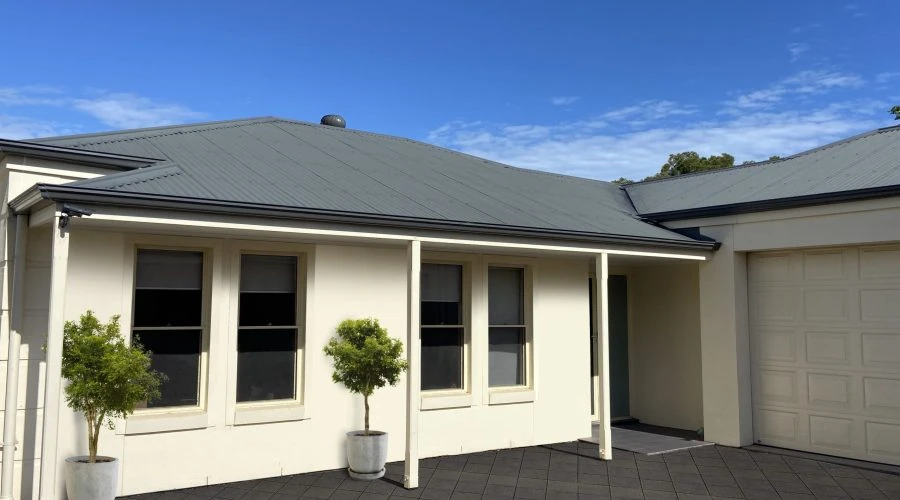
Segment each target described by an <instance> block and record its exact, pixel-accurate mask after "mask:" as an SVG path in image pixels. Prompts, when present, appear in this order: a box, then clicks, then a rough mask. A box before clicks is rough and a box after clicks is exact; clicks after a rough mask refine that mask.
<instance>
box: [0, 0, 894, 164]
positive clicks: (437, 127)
mask: <svg viewBox="0 0 900 500" xmlns="http://www.w3.org/2000/svg"><path fill="white" fill-rule="evenodd" d="M4 18H5V19H6V20H7V21H8V22H5V23H4V27H3V33H4V39H5V42H4V46H5V48H6V49H7V50H5V51H4V52H5V54H4V58H5V68H4V70H3V71H2V73H0V137H4V138H30V137H40V136H47V135H58V134H69V133H84V132H94V131H102V130H114V129H121V128H134V127H147V126H156V125H168V124H175V123H186V122H196V121H205V120H225V119H232V118H245V117H253V116H263V115H275V116H280V117H285V118H292V119H298V120H308V121H317V120H318V118H319V117H320V116H321V115H323V114H326V113H340V114H342V115H344V116H345V118H346V119H347V122H348V125H349V126H350V127H351V128H358V129H363V130H369V131H373V132H382V133H387V134H392V135H400V136H405V137H410V138H414V139H420V140H425V141H428V142H432V143H436V144H439V145H443V146H447V147H450V148H454V149H458V150H462V151H466V152H469V153H473V154H476V155H480V156H485V157H488V158H492V159H496V160H500V161H503V162H507V163H511V164H514V165H517V166H522V167H530V168H539V169H543V170H550V171H556V172H562V173H567V174H574V175H581V176H586V177H593V178H599V179H613V178H616V177H619V176H620V175H621V176H626V177H632V178H637V177H642V176H644V175H648V174H651V173H654V172H656V171H658V169H659V166H660V164H661V163H663V162H664V161H665V158H666V156H667V155H668V153H673V152H677V151H683V150H688V149H692V150H696V151H698V152H700V153H701V154H713V153H720V152H728V153H731V154H734V155H735V156H736V157H737V159H738V161H739V162H740V161H744V160H758V159H765V158H767V157H768V156H769V155H772V154H778V155H787V154H791V153H795V152H799V151H801V150H804V149H808V148H810V147H813V146H816V145H819V144H822V143H825V142H829V141H832V140H835V139H839V138H842V137H846V136H849V135H852V134H854V133H857V132H861V131H864V130H868V129H872V128H876V127H881V126H887V125H891V124H893V122H892V120H891V116H890V115H889V114H888V113H887V109H888V108H889V107H890V105H892V104H898V103H900V58H897V57H895V54H894V52H895V50H894V49H892V48H891V47H894V46H897V45H898V44H900V42H898V41H897V33H896V19H898V18H900V2H897V1H894V0H867V1H863V0H860V1H854V2H852V3H851V2H847V1H829V0H817V1H806V0H792V1H789V2H788V1H774V0H754V1H742V2H736V1H713V0H706V1H699V0H680V1H677V2H673V1H670V0H665V1H656V0H654V1H650V0H647V1H640V0H636V1H629V2H597V1H582V2H567V1H554V2H549V1H548V2H537V1H523V2H510V1H489V0H481V1H454V2H421V1H386V2H371V1H368V2H352V1H345V2H287V1H285V2H274V1H273V2H265V1H257V2H246V1H242V2H231V1H217V2H201V1H193V0H191V1H184V0H182V1H180V2H169V1H162V0H161V1H156V2H122V1H106V2H104V1H95V2H87V3H82V2H58V3H56V2H43V1H38V0H32V1H29V2H13V3H11V4H9V5H7V6H6V7H5V9H4Z"/></svg>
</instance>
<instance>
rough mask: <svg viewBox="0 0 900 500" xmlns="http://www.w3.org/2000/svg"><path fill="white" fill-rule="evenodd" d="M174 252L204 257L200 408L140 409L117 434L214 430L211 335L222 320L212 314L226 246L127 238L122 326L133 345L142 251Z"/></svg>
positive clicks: (206, 241)
mask: <svg viewBox="0 0 900 500" xmlns="http://www.w3.org/2000/svg"><path fill="white" fill-rule="evenodd" d="M145 249H146V250H170V251H176V252H177V251H183V252H199V253H202V254H203V285H202V286H203V302H202V304H203V305H202V308H203V310H202V313H201V314H202V316H201V325H200V326H201V331H202V333H201V344H200V368H199V369H200V374H199V388H198V404H197V406H188V407H179V406H172V407H163V408H139V409H137V410H135V412H134V414H132V415H131V416H130V417H129V418H127V419H119V420H117V421H116V430H115V433H116V434H120V435H121V434H125V435H132V434H146V433H154V432H169V431H182V430H190V429H204V428H207V427H209V426H210V419H209V408H210V407H215V406H216V403H217V402H218V401H216V400H215V399H217V398H216V397H215V394H213V395H212V396H211V394H210V391H209V373H210V371H211V370H214V369H215V368H216V366H215V365H216V364H217V363H215V359H214V357H212V356H211V355H210V351H211V342H210V332H211V331H212V330H215V329H217V326H218V325H217V324H218V318H217V317H216V315H214V314H212V311H213V310H214V309H215V302H216V293H215V288H216V286H217V285H218V280H217V279H216V276H217V275H218V274H219V273H220V272H221V269H220V268H221V255H222V245H221V243H220V242H218V241H216V240H212V239H207V238H193V237H179V236H160V235H126V236H125V238H124V250H125V256H124V263H125V265H124V269H123V279H122V291H123V293H122V308H121V311H122V314H121V318H120V324H121V325H123V329H127V330H126V331H127V335H123V336H124V337H125V342H126V344H128V345H131V339H132V324H133V318H134V296H135V278H136V274H137V253H138V250H145Z"/></svg>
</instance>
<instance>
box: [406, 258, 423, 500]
mask: <svg viewBox="0 0 900 500" xmlns="http://www.w3.org/2000/svg"><path fill="white" fill-rule="evenodd" d="M407 256H408V259H407V273H406V274H407V277H408V280H409V281H408V283H407V290H408V294H407V299H408V300H407V314H408V317H407V329H406V358H407V361H408V363H409V368H408V369H407V372H406V463H405V464H404V469H403V486H404V487H406V488H410V489H411V488H418V487H419V390H420V381H419V380H420V374H421V369H420V368H421V366H420V365H421V355H420V349H421V344H420V342H419V332H420V331H421V326H420V318H419V307H420V306H419V296H420V292H421V278H420V275H421V270H422V242H421V241H419V240H411V241H410V242H409V246H408V248H407Z"/></svg>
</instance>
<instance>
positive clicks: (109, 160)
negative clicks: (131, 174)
mask: <svg viewBox="0 0 900 500" xmlns="http://www.w3.org/2000/svg"><path fill="white" fill-rule="evenodd" d="M0 153H2V154H18V155H22V156H28V157H32V158H43V159H47V160H59V161H69V162H73V163H78V164H81V165H89V166H93V167H105V168H115V169H119V170H133V169H135V168H140V167H146V166H147V165H150V164H153V163H157V162H159V161H163V160H162V159H159V158H145V157H141V156H129V155H120V154H114V153H101V152H99V151H87V150H83V149H75V148H66V147H62V146H49V145H46V144H34V143H30V142H23V141H10V140H7V139H0Z"/></svg>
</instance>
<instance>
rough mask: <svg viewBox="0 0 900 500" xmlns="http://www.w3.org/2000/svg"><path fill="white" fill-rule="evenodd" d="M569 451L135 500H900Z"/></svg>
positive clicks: (897, 483)
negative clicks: (411, 484)
mask: <svg viewBox="0 0 900 500" xmlns="http://www.w3.org/2000/svg"><path fill="white" fill-rule="evenodd" d="M596 457H597V448H596V445H590V444H587V443H561V444H556V445H548V446H539V447H530V448H517V449H510V450H500V451H491V452H484V453H473V454H468V455H459V456H450V457H442V458H430V459H424V460H421V461H420V471H419V478H420V479H419V481H420V485H421V486H420V487H419V488H418V489H416V490H405V489H403V488H402V486H401V484H402V480H403V464H402V463H392V464H389V465H388V473H387V474H386V476H385V477H384V478H383V479H381V480H377V481H371V482H362V481H355V480H352V479H350V478H348V477H347V474H346V472H344V471H342V470H338V471H326V472H315V473H310V474H299V475H295V476H283V477H276V478H271V479H262V480H258V481H245V482H240V483H230V484H223V485H216V486H206V487H202V488H191V489H187V490H177V491H168V492H164V493H153V494H147V495H137V496H131V497H127V498H128V499H129V500H156V499H179V500H188V499H190V500H201V499H211V498H212V499H241V500H295V499H307V498H318V499H322V498H329V499H360V500H362V499H366V500H375V499H380V500H384V499H388V498H390V499H400V498H423V499H454V500H455V499H485V500H487V499H504V498H521V499H560V500H565V499H595V498H603V499H606V498H630V499H641V498H646V499H648V500H651V499H658V498H659V499H663V498H665V499H668V498H672V499H700V498H747V499H763V500H773V499H777V498H782V499H812V498H828V499H838V498H851V499H854V500H857V499H865V500H868V499H893V500H897V499H900V475H894V474H890V473H885V472H877V471H873V470H867V469H864V468H855V467H848V466H845V465H837V464H832V463H827V462H822V461H818V460H812V459H806V458H797V457H791V456H782V455H779V454H774V453H766V452H759V451H747V450H742V449H733V448H725V447H720V446H707V447H703V448H695V449H692V450H687V451H681V452H675V453H670V454H665V455H655V456H646V455H636V454H632V453H628V452H622V451H618V450H616V452H615V454H614V457H613V458H614V459H613V460H612V461H611V462H603V461H601V460H598V459H597V458H596Z"/></svg>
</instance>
